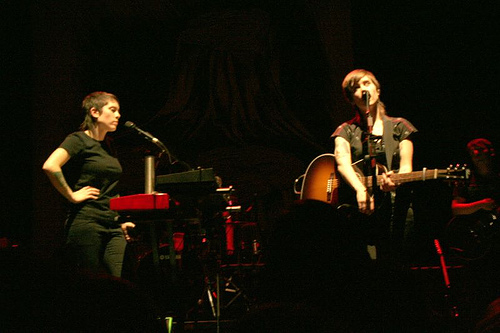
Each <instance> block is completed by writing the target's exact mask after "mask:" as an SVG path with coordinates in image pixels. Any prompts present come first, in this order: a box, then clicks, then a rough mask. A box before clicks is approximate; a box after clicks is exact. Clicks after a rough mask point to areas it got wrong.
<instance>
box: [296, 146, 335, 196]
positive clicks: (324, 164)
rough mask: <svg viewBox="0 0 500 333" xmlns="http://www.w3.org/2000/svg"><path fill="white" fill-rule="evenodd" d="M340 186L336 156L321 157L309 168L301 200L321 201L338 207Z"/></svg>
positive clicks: (303, 183)
mask: <svg viewBox="0 0 500 333" xmlns="http://www.w3.org/2000/svg"><path fill="white" fill-rule="evenodd" d="M338 186H339V179H338V176H337V166H336V162H335V155H333V154H323V155H319V156H318V157H316V158H315V159H314V160H312V162H311V163H310V164H309V166H308V167H307V170H306V173H305V175H304V179H303V180H302V189H301V191H300V199H302V200H307V199H312V200H319V201H323V202H326V203H328V204H331V205H338V202H339V201H338V200H339V199H338Z"/></svg>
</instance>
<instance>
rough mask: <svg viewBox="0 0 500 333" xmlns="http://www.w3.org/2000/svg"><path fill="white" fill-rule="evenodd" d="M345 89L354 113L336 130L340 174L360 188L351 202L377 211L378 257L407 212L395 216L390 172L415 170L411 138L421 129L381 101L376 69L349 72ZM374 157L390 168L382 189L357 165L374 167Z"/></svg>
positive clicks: (374, 218) (364, 210)
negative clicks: (364, 176)
mask: <svg viewBox="0 0 500 333" xmlns="http://www.w3.org/2000/svg"><path fill="white" fill-rule="evenodd" d="M342 89H343V93H344V97H345V98H346V99H347V101H348V102H349V103H350V104H351V105H352V108H353V110H354V113H355V116H354V118H353V119H351V120H349V121H347V122H345V123H343V124H341V125H340V126H339V127H338V128H337V129H336V130H335V132H334V133H333V134H332V138H333V139H334V142H335V158H336V162H337V166H338V171H339V173H340V174H341V176H342V178H343V179H344V180H345V182H346V183H347V184H348V185H349V186H350V187H351V188H352V189H353V190H354V191H355V193H356V194H355V195H354V198H353V203H354V204H357V206H358V209H359V211H360V212H362V213H364V214H367V215H373V216H371V217H370V219H371V220H372V222H373V225H374V226H376V230H375V232H376V233H377V234H378V236H375V235H370V236H375V237H374V239H375V240H376V241H375V242H376V243H377V245H378V246H377V252H378V253H377V257H380V256H381V255H383V253H380V252H385V249H384V248H386V247H389V243H390V239H389V238H390V233H389V231H390V230H391V224H392V229H393V230H396V229H398V230H399V231H400V232H402V231H403V227H404V219H405V218H406V211H405V213H404V216H403V217H402V219H403V221H393V218H394V217H395V216H394V214H393V213H395V212H394V211H393V207H394V208H395V206H394V204H395V198H396V194H395V193H396V188H397V184H395V183H394V182H393V180H392V179H391V175H392V174H394V173H395V172H399V173H407V172H411V171H412V163H413V143H412V141H411V137H412V135H413V134H414V133H415V132H417V130H416V128H415V127H414V126H413V125H412V124H411V123H410V122H408V121H407V120H406V119H403V118H393V117H389V116H388V115H387V114H386V111H385V105H384V103H382V101H381V100H380V84H379V82H378V80H377V79H376V78H375V76H374V75H373V73H371V72H369V71H367V70H364V69H356V70H354V71H352V72H350V73H349V74H347V76H346V77H345V78H344V81H343V82H342ZM373 159H374V160H375V161H376V163H377V164H378V165H381V166H383V167H385V168H386V172H384V173H383V175H382V184H381V186H380V190H379V191H377V190H378V189H376V188H373V189H369V188H367V187H366V185H365V184H363V182H361V181H360V179H359V178H358V175H357V173H356V170H355V169H354V168H353V163H357V164H358V165H359V164H363V162H365V170H367V169H371V168H372V161H373ZM372 190H373V191H372ZM373 193H375V196H373ZM396 203H397V202H396ZM375 207H377V209H375ZM406 210H407V209H406ZM374 212H375V214H373V213H374ZM370 232H372V231H370ZM400 237H401V238H402V235H400ZM391 252H392V251H391Z"/></svg>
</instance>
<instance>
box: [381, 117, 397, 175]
mask: <svg viewBox="0 0 500 333" xmlns="http://www.w3.org/2000/svg"><path fill="white" fill-rule="evenodd" d="M383 121H384V133H383V134H382V138H383V139H384V145H385V158H386V161H387V168H388V169H389V170H393V167H392V157H393V156H394V153H395V152H396V150H397V149H398V147H399V142H398V141H396V140H394V125H393V123H392V121H391V120H390V118H389V117H387V116H383Z"/></svg>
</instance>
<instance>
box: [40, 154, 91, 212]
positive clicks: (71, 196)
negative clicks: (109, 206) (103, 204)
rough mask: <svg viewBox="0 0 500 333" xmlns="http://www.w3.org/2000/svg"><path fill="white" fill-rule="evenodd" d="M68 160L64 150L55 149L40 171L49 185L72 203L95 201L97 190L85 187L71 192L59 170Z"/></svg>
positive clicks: (68, 157)
mask: <svg viewBox="0 0 500 333" xmlns="http://www.w3.org/2000/svg"><path fill="white" fill-rule="evenodd" d="M70 158H71V157H70V155H69V154H68V152H67V151H66V150H65V149H63V148H57V149H56V150H54V151H53V152H52V154H51V155H50V156H49V158H48V159H47V160H46V161H45V163H44V164H43V167H42V169H43V171H45V173H46V174H47V176H48V177H49V180H50V182H51V184H52V185H53V186H54V187H55V189H56V190H57V191H58V192H59V193H61V194H62V195H63V196H64V197H65V198H66V199H67V200H68V201H70V202H72V203H79V202H83V201H85V200H88V199H97V198H98V196H99V189H96V188H94V187H91V186H85V187H83V188H82V189H80V190H78V191H76V192H73V190H72V189H71V188H70V187H69V185H68V183H67V182H66V179H65V178H64V174H63V172H62V169H61V168H62V166H63V165H64V164H66V163H67V162H68V161H69V160H70Z"/></svg>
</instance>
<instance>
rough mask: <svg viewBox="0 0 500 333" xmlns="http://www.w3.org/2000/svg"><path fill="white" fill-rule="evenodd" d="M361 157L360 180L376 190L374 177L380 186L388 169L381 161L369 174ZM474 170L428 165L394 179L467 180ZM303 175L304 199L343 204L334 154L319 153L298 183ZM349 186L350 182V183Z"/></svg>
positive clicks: (369, 189)
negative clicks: (429, 167)
mask: <svg viewBox="0 0 500 333" xmlns="http://www.w3.org/2000/svg"><path fill="white" fill-rule="evenodd" d="M361 162H363V161H362V160H361V161H358V162H356V163H354V164H353V168H354V170H355V172H356V175H357V176H358V178H359V179H360V181H361V182H362V183H363V184H364V185H365V187H366V188H367V189H368V191H369V192H370V193H373V180H374V178H375V179H376V186H377V187H378V186H380V185H381V184H382V173H383V172H386V168H385V167H384V166H383V165H377V167H376V170H377V175H376V177H372V176H365V175H364V174H363V172H362V170H361V168H360V167H359V165H360V163H361ZM469 174H470V171H469V170H468V169H467V168H465V167H459V166H456V167H448V168H447V169H426V168H424V169H423V170H422V171H414V172H408V173H401V174H398V173H396V174H393V175H392V176H391V179H392V180H393V182H394V183H396V184H398V185H400V184H403V183H408V182H416V181H426V180H431V179H444V180H448V181H463V180H467V179H468V178H469ZM301 179H302V187H301V190H300V191H297V190H296V189H295V193H296V194H299V195H300V199H301V200H305V199H313V200H319V201H323V202H326V203H329V204H331V205H339V187H341V186H342V182H341V181H340V179H341V178H339V177H338V171H337V166H336V161H335V155H334V154H322V155H319V156H317V157H316V158H315V159H313V160H312V162H311V163H310V164H309V166H308V167H307V169H306V172H305V173H304V174H303V175H301V176H300V177H298V178H297V179H296V180H295V187H297V184H298V183H300V180H301ZM346 186H347V185H346Z"/></svg>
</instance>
